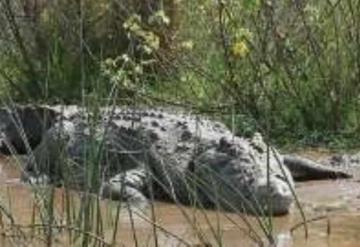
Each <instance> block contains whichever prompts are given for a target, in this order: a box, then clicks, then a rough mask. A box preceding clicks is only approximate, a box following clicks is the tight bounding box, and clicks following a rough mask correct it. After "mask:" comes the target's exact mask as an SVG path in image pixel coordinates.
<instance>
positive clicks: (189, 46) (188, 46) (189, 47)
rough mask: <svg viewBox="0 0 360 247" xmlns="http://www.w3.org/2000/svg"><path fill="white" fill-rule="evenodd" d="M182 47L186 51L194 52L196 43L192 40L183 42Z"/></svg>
mask: <svg viewBox="0 0 360 247" xmlns="http://www.w3.org/2000/svg"><path fill="white" fill-rule="evenodd" d="M180 46H181V48H183V49H185V50H192V49H193V48H194V42H193V41H192V40H187V41H183V42H182V43H181V44H180Z"/></svg>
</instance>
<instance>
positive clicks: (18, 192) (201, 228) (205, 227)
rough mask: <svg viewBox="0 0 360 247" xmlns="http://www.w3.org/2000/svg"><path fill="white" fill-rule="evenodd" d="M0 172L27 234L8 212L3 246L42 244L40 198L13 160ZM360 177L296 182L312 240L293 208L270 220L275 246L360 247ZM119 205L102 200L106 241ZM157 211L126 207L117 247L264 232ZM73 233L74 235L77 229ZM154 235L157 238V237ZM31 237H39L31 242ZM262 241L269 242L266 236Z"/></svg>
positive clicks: (168, 207) (161, 207) (0, 239)
mask: <svg viewBox="0 0 360 247" xmlns="http://www.w3.org/2000/svg"><path fill="white" fill-rule="evenodd" d="M0 168H1V172H0V206H1V207H2V208H3V209H5V210H6V211H8V212H9V213H10V214H11V215H12V217H13V220H14V223H15V224H16V225H17V226H18V227H19V228H21V229H22V230H25V232H26V234H27V235H26V236H23V238H22V237H21V236H19V235H16V233H17V232H16V231H14V229H15V228H11V224H9V222H10V220H9V219H8V218H7V216H6V213H1V214H0V246H44V245H45V243H46V239H39V237H40V236H41V234H40V232H38V231H35V232H34V231H30V230H29V229H31V228H29V226H31V225H34V224H39V223H40V222H41V221H40V220H39V207H40V206H39V204H38V203H35V202H36V201H37V200H36V197H35V196H34V193H32V191H33V189H31V188H29V187H28V186H24V185H22V184H21V183H20V182H19V179H18V178H19V172H18V169H17V168H16V165H15V162H14V161H13V160H9V159H7V158H4V157H2V158H1V159H0ZM359 178H360V176H358V177H356V178H354V179H351V180H338V181H313V182H305V183H299V184H297V186H296V191H297V194H298V197H299V198H300V202H301V204H302V205H303V207H304V210H305V212H306V215H307V218H308V220H309V221H310V222H309V223H308V227H309V236H308V238H305V236H304V230H303V229H304V228H303V227H298V228H295V230H294V229H293V228H294V227H295V226H296V225H297V224H299V223H300V222H301V217H300V214H299V211H298V210H297V209H296V207H294V208H293V210H292V213H291V214H289V215H288V216H284V217H276V218H274V219H273V220H272V225H273V235H274V238H275V240H276V242H277V246H281V247H283V246H289V247H290V246H294V247H302V246H309V247H310V246H319V247H322V246H324V247H329V246H333V247H338V246H340V247H355V246H357V247H358V246H360V180H359ZM55 192H56V193H55V201H54V204H55V205H56V217H57V219H59V220H58V221H57V222H55V223H53V225H56V226H58V227H59V229H62V228H61V227H60V226H64V225H66V224H65V223H66V221H65V218H66V217H65V215H66V214H65V208H66V206H65V203H64V201H65V199H64V198H65V195H64V191H62V190H60V189H59V190H56V191H55ZM79 199H80V195H79V194H76V193H73V194H72V200H73V201H74V205H79ZM116 206H117V204H116V203H115V202H109V201H102V202H101V212H102V216H103V229H104V230H103V235H104V239H105V241H106V242H108V243H110V242H111V241H112V237H113V231H112V229H113V228H114V221H115V218H116V210H117V207H116ZM75 207H76V206H75ZM154 207H155V208H154V211H155V219H154V218H152V217H151V215H152V214H151V213H150V212H145V213H144V214H143V213H140V212H138V213H137V212H135V213H133V214H132V215H129V214H128V213H127V212H126V210H125V209H123V210H122V213H121V214H120V215H121V216H120V223H119V226H118V231H117V234H116V238H115V239H116V246H136V244H138V246H155V245H156V244H155V242H156V241H157V243H158V245H159V246H186V245H190V246H218V245H219V244H218V241H219V239H221V242H222V244H223V245H222V246H258V245H257V244H256V243H255V242H254V241H253V240H252V239H251V238H250V237H249V230H248V227H247V226H246V224H245V223H244V219H245V220H247V221H249V222H250V223H251V224H252V225H255V228H256V229H255V231H257V232H260V227H259V225H258V224H257V223H256V219H255V218H253V217H250V216H246V215H242V214H240V215H239V214H223V213H217V212H215V211H200V210H196V209H193V208H186V207H178V206H176V205H173V204H167V203H160V202H157V203H155V205H154ZM130 216H131V217H130ZM131 219H132V220H131ZM154 221H155V222H156V226H157V227H155V228H154V224H151V222H154ZM74 228H75V227H74ZM154 229H155V230H154ZM72 230H73V231H72V232H76V231H75V230H76V229H72ZM154 231H156V236H157V239H156V240H155V239H154V237H153V236H154V235H155V234H154ZM68 232H70V231H63V232H62V234H61V233H59V231H57V232H56V233H54V235H53V237H54V241H53V246H69V245H70V244H68V243H69V242H68V237H69V234H68ZM30 235H31V236H35V237H34V238H29V236H30ZM93 235H95V234H92V233H89V236H93ZM252 235H254V234H252ZM260 237H261V238H262V239H263V240H264V239H265V237H264V235H263V234H261V236H260ZM134 239H136V241H135V240H134ZM80 243H81V242H78V244H77V245H80ZM201 243H202V244H201ZM205 243H208V245H206V244H205ZM265 243H266V242H265ZM77 245H75V246H77Z"/></svg>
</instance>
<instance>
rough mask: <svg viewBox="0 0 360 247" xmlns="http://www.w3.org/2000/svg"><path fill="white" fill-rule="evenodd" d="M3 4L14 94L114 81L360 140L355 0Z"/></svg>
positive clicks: (242, 127) (61, 93) (6, 75)
mask: <svg viewBox="0 0 360 247" xmlns="http://www.w3.org/2000/svg"><path fill="white" fill-rule="evenodd" d="M0 6H1V15H0V26H1V30H2V32H1V34H0V44H1V47H0V53H1V60H0V75H1V76H0V86H1V88H2V95H3V96H5V95H9V94H10V95H11V97H12V98H14V99H15V100H16V101H19V102H27V101H40V102H49V103H54V102H63V103H71V102H72V103H76V102H81V101H82V100H84V99H85V98H86V97H89V96H93V95H94V94H96V95H97V96H96V97H100V98H104V99H105V98H106V97H108V96H109V94H110V92H111V90H112V89H113V88H114V86H116V87H119V88H120V90H119V93H118V95H116V98H117V99H121V100H122V101H121V102H123V103H124V100H125V101H128V100H129V99H131V100H134V99H136V101H137V102H138V103H139V102H140V103H141V102H142V103H144V102H145V103H149V102H151V103H154V102H157V103H164V102H166V103H170V104H172V105H181V106H182V107H190V108H191V109H196V110H200V111H205V112H216V113H218V112H222V113H224V112H227V113H229V112H230V113H232V115H233V116H234V115H235V116H236V117H235V119H233V117H232V120H231V121H235V122H236V124H237V126H238V127H237V128H236V131H237V132H238V133H239V134H248V133H252V132H253V131H255V130H258V129H259V128H260V129H268V131H269V132H270V134H271V136H272V137H273V138H276V139H277V141H278V142H280V143H282V144H286V143H287V142H293V141H294V140H298V141H299V140H300V142H303V143H306V144H316V143H327V144H336V145H339V144H341V143H344V141H346V140H350V141H351V143H354V141H356V140H355V138H354V136H355V135H356V133H359V131H360V128H359V126H360V125H359V121H360V120H359V103H360V98H359V95H360V94H359V92H360V86H359V85H360V84H359V78H360V76H359V75H360V28H359V25H360V24H359V23H360V20H359V19H360V4H359V3H358V2H357V1H354V0H346V1H330V0H329V1H325V0H323V1H310V0H302V1H290V0H289V1H283V2H281V3H280V2H277V1H271V0H270V1H261V0H246V1H236V0H227V1H223V0H219V1H210V0H200V1H196V2H194V1H179V0H163V1H161V0H149V1H140V0H138V1H128V0H120V1H119V0H111V1H94V0H82V1H70V0H57V1H47V0H26V1H10V0H2V1H1V5H0ZM225 120H226V121H230V120H228V119H226V118H225ZM346 143H349V142H346Z"/></svg>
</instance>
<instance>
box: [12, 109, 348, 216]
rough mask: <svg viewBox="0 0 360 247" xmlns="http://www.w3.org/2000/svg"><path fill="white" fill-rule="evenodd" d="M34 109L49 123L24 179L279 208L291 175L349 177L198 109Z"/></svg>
mask: <svg viewBox="0 0 360 247" xmlns="http://www.w3.org/2000/svg"><path fill="white" fill-rule="evenodd" d="M37 108H39V107H35V109H37ZM41 108H42V109H45V110H42V112H51V113H50V114H48V115H49V116H51V117H52V118H53V119H52V120H51V123H52V124H51V126H50V127H49V124H47V123H46V124H42V126H47V127H48V128H46V131H44V132H43V133H41V134H38V135H37V136H41V141H40V142H39V143H32V145H31V147H32V149H33V150H32V152H31V154H29V155H27V158H26V159H25V160H24V172H23V181H26V182H30V183H39V182H40V183H44V182H47V183H53V184H57V185H64V186H71V188H73V189H78V190H84V189H89V190H90V191H91V192H94V193H97V194H100V195H102V196H103V197H105V198H111V199H114V200H125V201H128V202H131V203H134V204H146V203H147V202H148V201H149V200H150V199H157V200H170V201H174V202H176V203H181V204H185V205H197V206H198V207H203V208H217V209H221V210H225V211H233V212H247V213H250V214H255V215H265V214H271V215H283V214H287V213H288V212H289V210H290V208H291V205H292V204H293V201H294V197H293V192H294V178H297V175H299V174H300V175H301V178H302V180H303V179H304V176H305V177H306V176H308V174H313V173H314V172H315V173H316V176H314V177H311V176H310V178H316V179H319V178H346V177H350V175H349V174H346V173H343V172H341V171H338V170H335V169H332V168H328V167H326V166H322V165H319V164H315V163H312V162H311V161H309V160H306V159H304V158H299V157H292V156H283V155H280V153H279V152H278V151H277V150H276V149H275V148H274V147H272V146H270V145H267V144H266V143H265V142H264V140H263V138H262V136H261V134H259V133H256V134H254V136H253V137H251V138H244V137H239V136H235V135H233V133H232V132H231V131H230V130H229V129H228V128H227V127H226V126H225V125H224V124H223V123H221V122H219V121H215V120H211V119H209V118H207V117H205V116H199V115H195V114H190V113H186V112H182V111H179V112H175V111H174V110H173V111H168V110H164V109H145V108H125V107H107V108H101V109H99V110H98V111H96V112H91V113H88V112H86V109H84V108H81V107H77V106H52V107H50V106H46V107H41ZM37 111H38V109H37ZM40 122H41V121H40ZM22 124H23V125H24V126H26V121H24V122H23V123H22ZM25 128H26V127H25ZM28 129H31V128H30V127H29V128H28ZM12 137H13V138H15V139H16V138H19V136H15V135H13V136H12ZM39 138H40V137H39ZM8 139H9V138H8ZM37 141H38V140H37ZM7 142H10V143H15V144H16V143H20V142H19V141H17V142H16V141H14V140H11V139H10V140H8V141H7ZM14 148H15V149H16V146H15V147H14ZM304 169H305V172H303V173H301V171H302V170H304ZM292 173H293V174H294V176H295V177H293V175H292ZM304 174H305V175H304Z"/></svg>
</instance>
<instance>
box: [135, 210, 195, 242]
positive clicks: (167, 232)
mask: <svg viewBox="0 0 360 247" xmlns="http://www.w3.org/2000/svg"><path fill="white" fill-rule="evenodd" d="M134 213H135V214H136V215H137V216H138V217H140V218H141V219H142V220H145V221H146V222H147V223H150V224H152V225H154V226H155V227H156V228H158V229H160V230H161V231H163V232H164V233H166V234H168V235H170V236H171V237H173V238H175V239H176V240H178V241H179V242H181V243H182V244H184V245H186V246H189V247H191V246H192V245H191V244H190V243H188V242H187V241H186V240H184V239H182V238H180V237H179V236H177V235H176V234H174V233H172V232H170V231H168V230H166V229H165V228H164V227H163V226H161V225H159V224H158V223H156V222H152V221H151V220H149V219H147V218H146V217H144V216H143V215H141V214H139V213H137V212H136V211H135V212H134Z"/></svg>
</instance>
